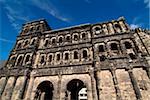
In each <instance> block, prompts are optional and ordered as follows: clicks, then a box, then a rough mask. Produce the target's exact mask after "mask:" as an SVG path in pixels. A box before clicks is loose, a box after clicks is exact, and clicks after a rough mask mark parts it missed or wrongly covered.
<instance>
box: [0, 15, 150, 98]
mask: <svg viewBox="0 0 150 100" xmlns="http://www.w3.org/2000/svg"><path fill="white" fill-rule="evenodd" d="M11 34H13V33H11ZM0 100H150V31H149V30H145V29H141V28H137V29H131V28H130V27H129V25H128V24H127V23H126V21H125V19H124V18H123V17H120V18H118V19H117V20H112V21H107V22H101V23H96V24H81V25H77V26H73V27H67V28H62V29H56V30H53V29H51V27H50V26H49V25H48V23H47V22H46V20H45V19H41V20H36V21H32V22H27V23H25V24H23V26H22V30H21V32H20V33H19V35H18V36H17V39H16V43H15V45H14V47H13V49H12V51H11V52H10V54H9V57H8V60H7V63H6V64H5V66H4V67H2V68H1V69H0Z"/></svg>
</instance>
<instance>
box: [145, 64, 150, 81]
mask: <svg viewBox="0 0 150 100" xmlns="http://www.w3.org/2000/svg"><path fill="white" fill-rule="evenodd" d="M146 72H147V75H148V78H149V79H150V68H149V67H147V68H146Z"/></svg>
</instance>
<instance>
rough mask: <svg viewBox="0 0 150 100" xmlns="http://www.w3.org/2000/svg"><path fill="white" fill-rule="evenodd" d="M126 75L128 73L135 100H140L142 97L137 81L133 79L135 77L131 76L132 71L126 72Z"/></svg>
mask: <svg viewBox="0 0 150 100" xmlns="http://www.w3.org/2000/svg"><path fill="white" fill-rule="evenodd" d="M128 73H129V76H130V79H131V82H132V85H133V89H134V91H135V94H136V98H137V100H142V95H141V93H140V89H139V87H138V84H137V81H136V79H135V77H134V75H133V72H132V70H128Z"/></svg>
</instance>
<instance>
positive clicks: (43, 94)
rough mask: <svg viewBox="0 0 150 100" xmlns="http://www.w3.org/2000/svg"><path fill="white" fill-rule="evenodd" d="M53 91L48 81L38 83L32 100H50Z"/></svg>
mask: <svg viewBox="0 0 150 100" xmlns="http://www.w3.org/2000/svg"><path fill="white" fill-rule="evenodd" d="M53 90H54V88H53V84H52V83H51V82H50V81H44V82H42V83H40V84H39V86H38V87H37V90H36V94H35V97H34V100H52V98H53Z"/></svg>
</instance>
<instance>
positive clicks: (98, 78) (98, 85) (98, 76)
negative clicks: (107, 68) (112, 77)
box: [96, 71, 101, 100]
mask: <svg viewBox="0 0 150 100" xmlns="http://www.w3.org/2000/svg"><path fill="white" fill-rule="evenodd" d="M99 74H100V71H97V72H96V78H97V79H96V81H97V88H98V100H99V99H100V91H101V88H100V80H101V79H100V75H99Z"/></svg>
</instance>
